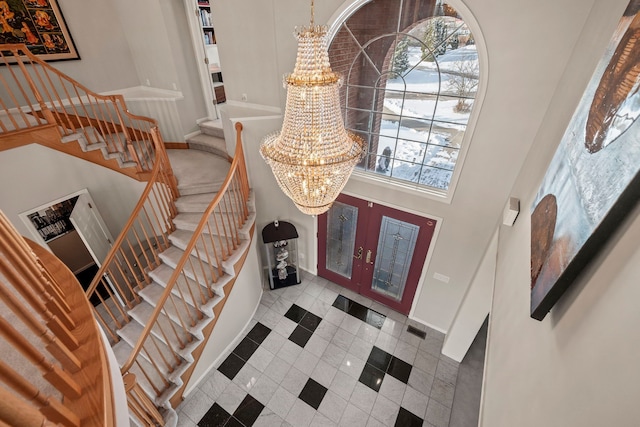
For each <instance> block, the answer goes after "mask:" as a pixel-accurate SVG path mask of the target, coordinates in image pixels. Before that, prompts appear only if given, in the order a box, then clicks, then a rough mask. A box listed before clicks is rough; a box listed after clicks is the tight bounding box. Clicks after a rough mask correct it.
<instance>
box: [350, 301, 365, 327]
mask: <svg viewBox="0 0 640 427" xmlns="http://www.w3.org/2000/svg"><path fill="white" fill-rule="evenodd" d="M368 312H369V309H368V308H367V307H365V306H364V305H362V304H360V303H359V302H355V301H353V302H352V303H351V306H350V307H349V309H348V310H347V313H348V314H350V315H352V316H353V317H355V318H357V319H360V320H362V321H363V322H364V321H365V320H366V319H367V313H368Z"/></svg>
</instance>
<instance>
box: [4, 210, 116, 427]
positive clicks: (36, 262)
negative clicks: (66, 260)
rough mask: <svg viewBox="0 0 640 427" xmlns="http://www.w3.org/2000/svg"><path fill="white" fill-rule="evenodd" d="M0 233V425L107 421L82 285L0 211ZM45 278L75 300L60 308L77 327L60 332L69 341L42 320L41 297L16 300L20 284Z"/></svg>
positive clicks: (106, 396) (105, 378) (100, 365)
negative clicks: (64, 308) (0, 358)
mask: <svg viewBox="0 0 640 427" xmlns="http://www.w3.org/2000/svg"><path fill="white" fill-rule="evenodd" d="M0 236H1V238H0V299H1V300H2V301H3V303H4V305H3V307H2V308H1V309H0V336H1V337H2V339H1V340H0V343H1V345H2V349H3V351H4V352H5V353H3V354H2V356H3V357H2V360H1V361H0V382H2V383H4V386H5V388H0V424H3V423H4V424H8V425H25V426H30V425H38V426H46V425H53V424H55V425H58V424H59V425H62V426H65V427H66V426H70V427H71V426H80V425H82V426H91V427H94V426H95V427H97V426H108V427H111V426H113V425H114V419H115V418H114V415H113V411H114V408H113V403H112V393H113V390H112V385H111V377H110V374H109V368H108V365H107V362H106V354H105V352H104V350H103V349H102V347H101V346H102V342H101V337H100V332H99V330H98V329H97V325H96V324H95V322H93V320H92V315H91V308H90V305H89V303H88V301H87V300H86V299H85V296H84V293H83V291H82V287H81V286H80V284H79V283H78V281H77V279H76V278H75V276H74V275H73V273H72V272H71V271H69V269H68V268H67V267H66V266H64V264H62V262H61V261H60V260H59V259H57V258H56V257H55V256H53V255H52V254H51V253H49V252H48V251H46V250H45V249H44V248H42V247H40V246H39V245H37V244H35V243H33V242H25V240H24V239H23V238H22V237H21V236H20V235H19V234H18V233H17V231H16V230H15V229H14V228H13V226H12V225H11V224H10V223H9V221H8V219H7V218H6V217H5V216H4V214H2V212H0ZM45 280H48V281H50V285H51V287H50V289H55V290H56V292H58V293H60V294H61V296H62V298H63V299H64V300H65V301H66V302H67V303H68V305H69V306H70V307H73V310H69V311H68V312H66V311H65V312H66V313H67V314H68V315H69V316H70V320H71V321H72V324H73V325H77V326H75V327H73V328H71V329H69V330H66V332H65V333H64V335H65V336H67V337H70V339H68V338H65V340H67V341H70V342H73V343H76V344H75V345H73V346H67V345H65V344H64V343H63V342H62V340H59V339H58V337H57V335H58V334H59V333H60V332H59V331H58V330H57V329H56V327H52V326H50V324H49V323H47V322H45V321H44V320H45V318H46V315H45V313H44V312H46V308H44V306H43V305H42V304H34V303H33V301H32V303H28V302H27V301H26V300H24V299H22V295H29V293H28V292H27V293H25V291H24V288H35V289H44V288H43V287H42V281H45ZM36 282H38V283H37V285H36ZM45 292H46V291H45ZM30 298H32V297H31V296H30ZM35 298H43V299H46V295H38V296H36V297H35ZM62 327H63V328H64V326H62ZM80 367H82V369H79V368H80ZM44 382H47V383H48V385H46V384H45V383H44ZM9 403H10V404H9Z"/></svg>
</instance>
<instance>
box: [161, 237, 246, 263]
mask: <svg viewBox="0 0 640 427" xmlns="http://www.w3.org/2000/svg"><path fill="white" fill-rule="evenodd" d="M193 234H194V233H193V232H192V231H187V230H176V231H174V232H173V233H171V234H170V235H169V240H170V241H171V243H172V244H173V245H175V246H176V247H178V248H180V249H182V250H185V249H186V248H187V245H188V244H189V242H190V241H191V238H192V237H193ZM237 244H239V242H238V243H237ZM225 248H231V250H232V251H233V250H234V249H233V239H232V238H231V237H229V238H226V237H220V236H212V235H210V234H207V235H203V236H202V238H200V239H198V242H197V243H196V247H195V248H193V250H192V251H191V255H192V256H198V254H199V255H200V258H201V259H202V260H203V261H204V262H211V263H212V264H214V265H218V262H220V265H221V266H222V268H223V270H224V271H225V272H226V273H227V274H233V271H229V270H228V266H227V265H225V262H224V261H225V259H226V258H227V257H228V256H229V255H230V254H227V253H226V249H225ZM206 254H211V255H216V256H217V259H215V260H214V259H207V256H206ZM231 268H233V266H231ZM216 273H217V272H216Z"/></svg>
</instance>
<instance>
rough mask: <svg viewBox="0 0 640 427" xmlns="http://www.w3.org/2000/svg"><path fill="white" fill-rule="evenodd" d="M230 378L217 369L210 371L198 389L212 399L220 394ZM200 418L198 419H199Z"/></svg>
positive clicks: (229, 381)
mask: <svg viewBox="0 0 640 427" xmlns="http://www.w3.org/2000/svg"><path fill="white" fill-rule="evenodd" d="M229 383H231V380H230V379H229V378H227V377H225V376H224V374H222V372H220V371H218V370H217V369H216V370H215V371H213V372H212V373H210V374H209V375H208V377H207V379H206V380H205V381H204V382H203V383H202V384H201V385H200V387H199V388H200V390H201V391H203V392H204V393H206V394H207V395H208V396H209V397H210V398H212V399H213V400H214V401H215V400H216V399H217V398H218V397H219V396H220V395H221V394H222V392H223V391H224V389H225V388H227V386H228V385H229ZM199 420H200V419H198V421H199Z"/></svg>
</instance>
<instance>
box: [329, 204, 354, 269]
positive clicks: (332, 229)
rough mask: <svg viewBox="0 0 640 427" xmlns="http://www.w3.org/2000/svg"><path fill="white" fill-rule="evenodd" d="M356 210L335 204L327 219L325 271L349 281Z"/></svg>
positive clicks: (345, 205)
mask: <svg viewBox="0 0 640 427" xmlns="http://www.w3.org/2000/svg"><path fill="white" fill-rule="evenodd" d="M357 225H358V208H357V207H355V206H350V205H347V204H344V203H340V202H335V203H334V204H333V206H331V209H329V216H328V218H327V261H326V264H327V265H326V268H327V270H330V271H333V272H334V273H337V274H340V275H341V276H344V277H346V278H347V279H351V273H352V270H353V253H354V250H353V248H354V245H355V240H356V226H357Z"/></svg>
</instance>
